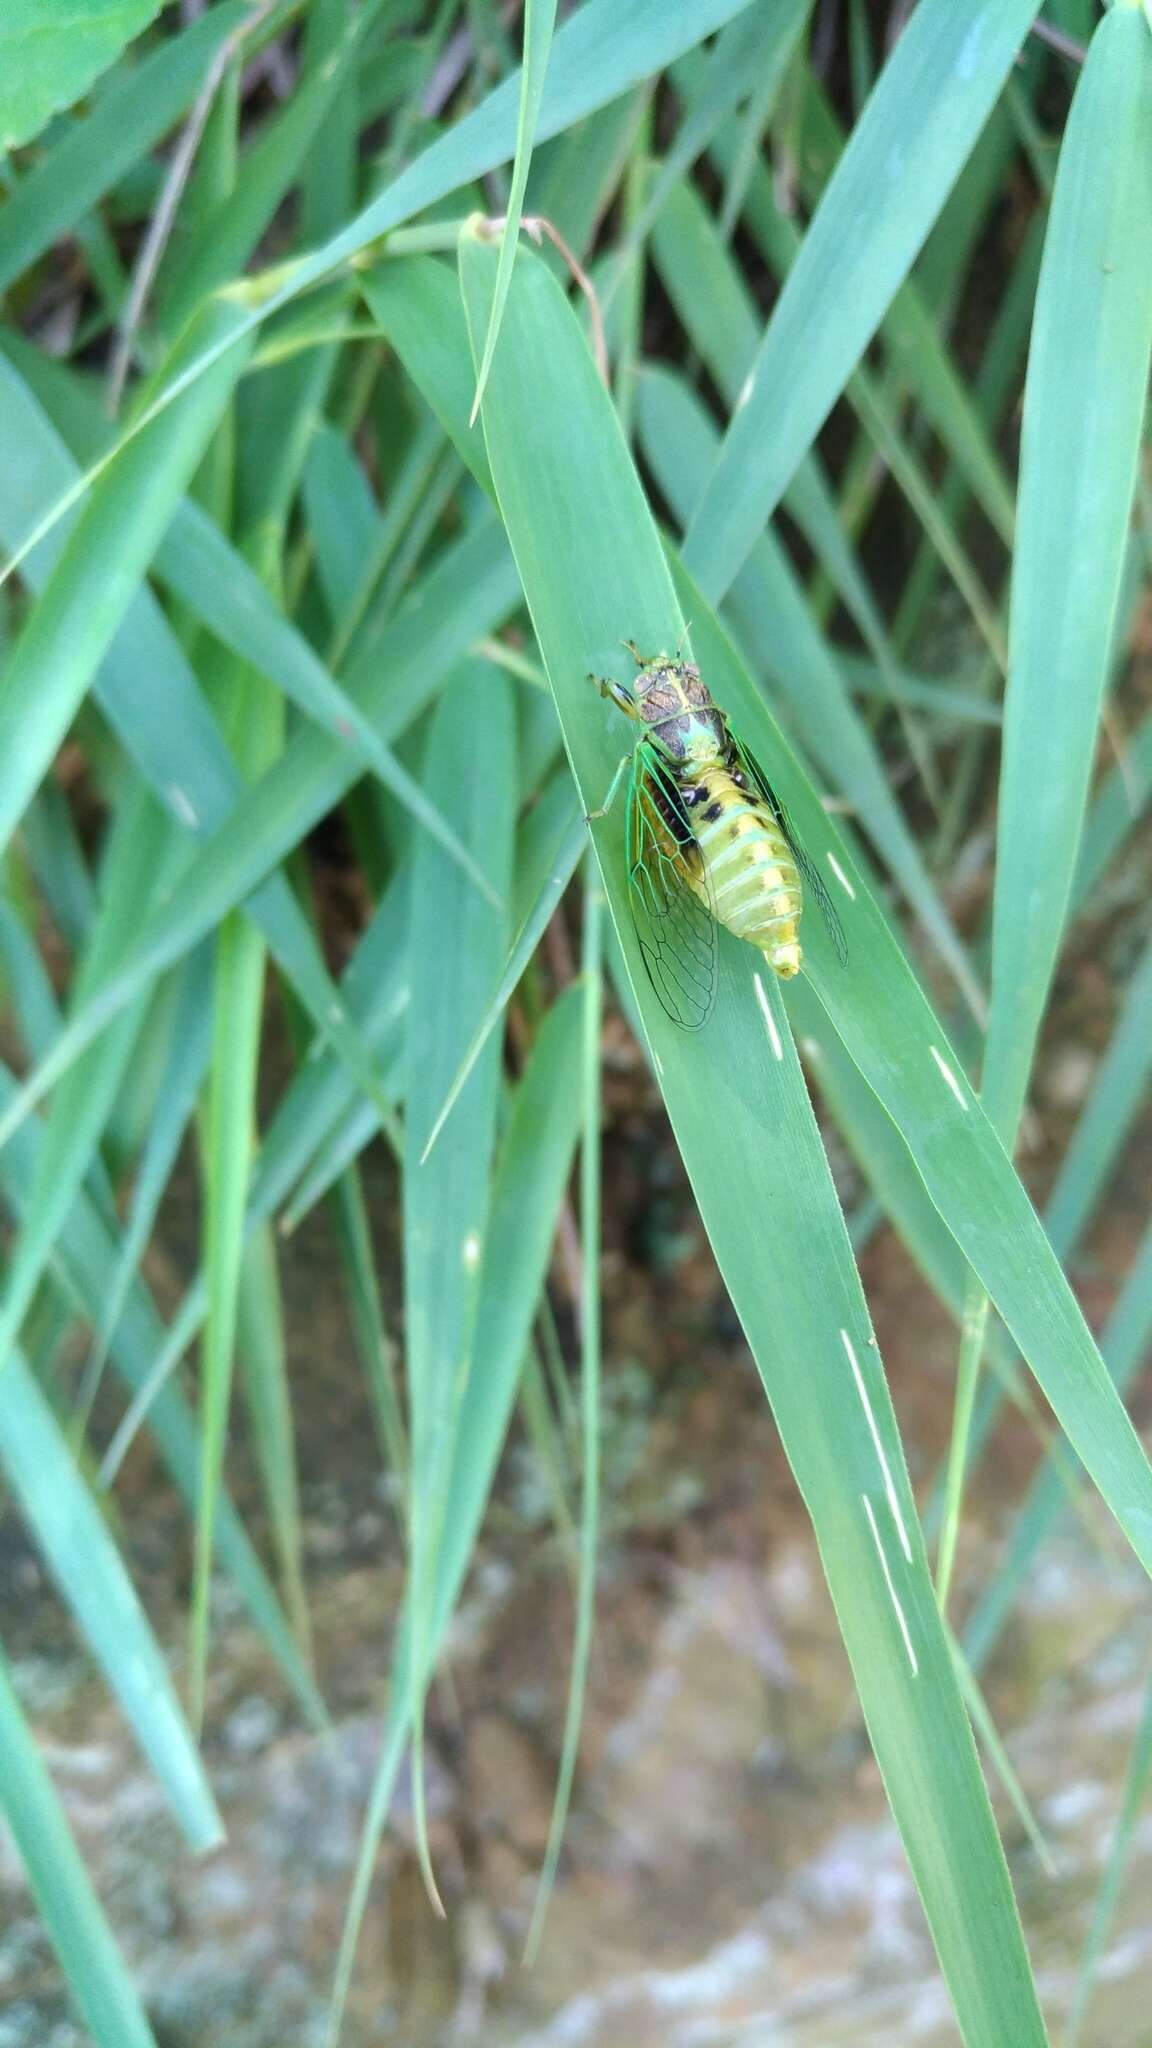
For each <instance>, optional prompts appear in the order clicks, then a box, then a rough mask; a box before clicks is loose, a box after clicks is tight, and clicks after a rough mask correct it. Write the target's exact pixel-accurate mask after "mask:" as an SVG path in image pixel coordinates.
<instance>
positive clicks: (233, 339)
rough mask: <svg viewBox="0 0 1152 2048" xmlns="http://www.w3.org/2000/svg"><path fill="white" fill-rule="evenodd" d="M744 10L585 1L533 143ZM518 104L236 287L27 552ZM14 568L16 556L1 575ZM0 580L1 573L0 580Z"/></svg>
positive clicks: (434, 196) (502, 91) (433, 195)
mask: <svg viewBox="0 0 1152 2048" xmlns="http://www.w3.org/2000/svg"><path fill="white" fill-rule="evenodd" d="M745 5H747V0H681V4H680V5H679V6H677V7H675V8H669V7H668V6H667V5H666V4H665V0H634V4H633V5H632V6H631V7H629V9H628V10H627V11H623V10H622V9H621V8H620V6H619V4H618V0H585V4H584V6H582V7H580V8H579V9H578V10H577V12H576V13H575V14H574V15H573V16H572V18H571V20H569V21H567V22H565V24H564V26H563V28H562V29H561V30H560V32H559V34H558V35H557V37H556V41H555V46H554V49H553V53H552V61H551V64H550V66H549V72H548V79H547V82H546V85H545V91H544V100H543V105H542V107H541V111H540V119H539V123H538V127H537V134H538V136H539V138H540V139H541V140H544V139H546V138H547V137H549V136H552V135H557V134H559V133H560V132H561V130H563V129H565V128H568V127H570V126H571V125H572V124H573V123H574V122H576V121H579V120H580V119H582V117H583V116H584V115H586V114H591V113H594V112H596V111H597V110H598V109H599V108H601V107H604V106H606V105H607V104H608V103H609V101H611V100H614V99H616V98H618V97H619V96H620V95H621V94H622V93H625V92H627V91H628V90H629V89H630V88H631V87H632V86H634V85H636V84H637V83H639V81H640V80H641V79H644V78H647V77H649V76H650V75H651V74H652V73H653V72H654V71H659V70H661V69H662V68H663V67H664V66H665V65H666V64H670V63H671V62H672V61H673V60H674V59H675V58H676V57H678V56H680V55H682V54H683V52H684V51H685V50H688V49H691V48H692V47H693V46H694V45H695V44H696V43H697V42H700V41H702V40H703V39H704V38H705V37H706V36H708V35H710V34H711V33H712V32H713V30H715V29H717V28H720V27H722V26H723V24H724V22H725V21H727V20H729V19H730V18H731V16H732V15H733V14H736V13H738V12H739V11H740V9H741V8H742V7H743V6H745ZM518 101H519V86H518V82H517V80H516V79H515V78H510V79H506V80H505V81H504V83H503V84H502V85H500V86H498V87H497V88H496V90H495V92H493V93H491V94H490V95H489V97H488V98H487V99H486V100H485V101H484V102H483V103H482V105H480V106H479V107H476V108H474V109H473V111H472V112H471V113H470V114H468V115H467V116H465V118H464V119H463V120H461V121H458V122H456V123H455V125H454V126H453V127H452V128H451V129H449V130H448V131H447V133H445V134H444V135H442V136H441V137H439V138H438V139H437V141H435V142H434V143H432V144H431V145H430V147H429V148H428V149H426V150H424V151H423V152H422V153H421V155H420V156H419V157H417V158H416V160H415V162H413V163H411V164H409V165H408V166H407V168H406V169H405V170H404V171H402V172H401V173H400V175H399V177H398V178H396V179H395V180H394V181H393V182H392V184H390V185H389V186H387V187H386V189H385V190H384V191H383V192H382V193H380V194H378V196H377V197H376V198H375V199H373V200H372V201H371V203H370V204H369V205H368V206H366V207H365V208H364V210H363V211H362V212H361V213H359V214H357V216H356V218H355V219H354V220H352V221H350V222H349V223H348V225H347V227H345V228H343V229H341V231H340V232H339V233H338V234H336V235H334V236H333V237H332V239H331V241H329V242H326V243H324V244H323V246H322V247H321V248H319V249H317V250H315V251H314V252H313V253H312V254H311V255H309V256H305V257H301V258H299V259H298V260H297V261H295V262H293V263H290V264H288V265H287V266H286V267H285V268H284V269H280V270H277V271H274V272H272V273H271V274H270V275H268V276H266V277H262V278H256V279H254V280H253V281H252V282H251V284H250V285H248V286H244V287H238V288H237V289H236V290H235V292H234V293H233V295H232V296H233V303H234V304H235V305H236V307H237V309H239V308H240V307H241V306H244V305H247V306H249V307H250V308H251V310H250V311H249V312H248V313H247V314H246V315H245V314H243V313H241V312H240V311H239V310H237V316H236V322H235V326H234V328H233V329H232V330H231V331H230V332H229V333H227V334H226V335H221V336H220V337H219V338H218V339H215V340H208V341H206V343H205V345H204V346H203V347H202V348H201V349H200V351H199V353H198V354H197V355H196V356H195V357H194V359H193V360H191V361H190V362H188V363H187V364H186V365H185V366H184V367H182V368H180V369H179V370H177V371H176V372H175V373H174V374H173V375H172V376H170V377H169V379H168V381H167V383H166V384H165V385H164V386H163V388H162V389H161V390H160V391H159V392H158V394H157V395H156V397H154V398H153V399H151V400H150V402H149V403H148V404H147V405H146V406H145V407H144V408H143V410H142V411H141V412H140V413H139V414H138V416H137V418H136V419H135V421H134V422H133V424H132V425H131V426H130V427H129V428H127V429H126V430H125V434H124V436H122V437H121V440H120V441H119V442H118V443H117V445H116V448H115V449H114V450H112V451H110V452H109V453H108V454H106V455H104V456H101V457H100V458H99V459H98V460H97V461H96V462H95V463H94V464H93V465H92V467H91V468H90V469H89V470H88V471H87V472H86V473H85V474H84V475H83V476H81V477H79V478H77V480H76V482H75V483H74V484H72V485H71V486H70V487H69V489H68V490H67V491H65V492H64V493H62V495H61V497H60V498H59V499H58V500H57V502H56V503H55V504H54V505H53V506H52V507H51V509H50V510H49V511H48V512H46V513H45V514H44V515H43V518H42V519H41V521H40V524H39V526H38V527H37V528H36V530H35V532H33V533H32V534H30V535H29V536H28V538H27V540H26V542H25V546H26V547H27V548H31V547H33V546H35V545H37V544H38V543H39V542H40V541H41V540H42V539H43V538H44V537H45V536H46V535H47V534H48V533H50V532H51V531H52V529H53V528H54V527H55V526H56V525H57V524H58V523H59V521H60V520H61V519H63V518H65V517H66V516H67V514H68V513H69V512H70V511H71V509H72V507H73V506H74V505H76V504H78V503H79V501H80V500H81V498H83V497H84V496H85V495H86V493H87V492H88V491H89V490H90V489H91V488H92V485H93V484H94V483H95V482H96V480H97V479H98V477H99V476H100V475H101V474H102V473H103V471H104V470H105V468H106V467H107V466H108V464H109V463H110V462H112V461H113V460H118V459H119V456H120V454H121V453H122V451H123V448H124V447H125V446H126V445H127V444H128V443H129V442H130V441H131V440H132V439H133V438H134V437H135V436H137V435H139V434H140V433H142V432H144V431H145V430H146V429H147V428H148V427H149V426H150V425H151V424H152V422H153V421H154V420H156V419H157V418H159V417H160V416H161V415H162V414H163V413H164V412H165V411H167V409H168V408H169V407H170V406H172V405H174V404H176V403H177V401H178V400H179V399H181V398H182V397H183V395H184V393H185V392H186V391H188V390H189V389H190V388H191V386H192V385H194V384H195V383H197V382H198V381H199V379H200V378H201V377H203V376H205V375H207V374H208V372H209V371H210V370H212V369H213V368H214V367H215V366H216V364H217V363H218V362H219V361H220V359H221V358H222V357H223V356H224V355H225V354H226V353H227V352H228V351H229V350H231V349H232V348H234V347H235V346H236V344H237V342H238V341H240V340H241V339H243V338H246V337H249V336H251V335H253V334H254V333H255V331H256V329H257V328H258V327H259V326H260V325H261V324H262V323H263V321H265V320H266V319H268V318H269V316H270V315H271V314H272V313H274V312H276V311H278V310H279V309H280V308H281V307H282V306H286V305H288V304H290V303H291V301H292V300H293V299H295V298H296V297H298V296H299V294H300V293H301V292H304V291H307V290H308V289H310V287H311V286H312V285H315V284H318V283H320V282H321V281H322V280H324V279H326V278H328V277H329V276H330V275H331V274H332V273H333V272H335V271H339V270H342V269H343V268H344V267H345V266H346V265H347V264H348V263H350V262H351V261H352V259H353V258H354V257H357V256H359V254H360V252H361V251H362V250H363V249H365V248H367V247H368V246H369V244H370V243H372V242H375V241H377V240H379V239H380V238H381V237H382V236H384V235H387V234H388V233H389V232H390V230H391V229H393V228H396V227H399V225H400V224H401V222H403V221H405V220H408V219H409V218H410V217H411V216H412V215H413V214H416V213H420V212H422V211H423V210H424V209H425V208H426V207H430V206H434V205H435V204H436V202H437V201H438V200H441V199H443V198H445V197H446V196H447V195H448V194H449V193H450V192H454V191H456V190H457V188H458V187H459V186H461V185H465V184H467V183H468V182H469V181H470V180H472V179H474V178H478V177H482V176H483V175H484V174H485V173H486V172H488V171H491V170H493V169H494V168H495V166H496V165H498V164H501V163H503V162H504V161H505V160H506V159H507V158H508V157H510V156H511V154H512V152H513V149H514V147H515V135H516V109H517V106H518ZM17 566H18V558H17V560H14V561H13V562H12V563H11V564H10V565H9V568H8V570H7V572H6V574H11V573H12V570H13V569H14V568H15V567H17ZM3 581H4V576H2V575H0V583H2V582H3Z"/></svg>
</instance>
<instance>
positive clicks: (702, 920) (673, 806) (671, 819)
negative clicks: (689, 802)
mask: <svg viewBox="0 0 1152 2048" xmlns="http://www.w3.org/2000/svg"><path fill="white" fill-rule="evenodd" d="M627 832H628V882H629V902H630V904H631V909H632V923H633V926H634V927H635V931H636V937H637V940H638V941H639V945H640V952H641V956H642V958H643V961H644V966H645V968H646V969H647V973H648V979H649V981H650V982H651V983H652V986H653V988H654V989H655V991H656V994H657V996H658V997H659V1000H660V1004H661V1007H662V1008H663V1010H664V1011H665V1013H666V1015H667V1016H669V1017H671V1019H672V1022H673V1023H674V1024H679V1026H680V1027H681V1029H682V1030H684V1031H699V1029H700V1027H701V1025H702V1024H705V1023H707V1021H708V1018H709V1016H710V1014H711V1011H712V1004H713V1002H714V1001H715V998H716V920H715V917H714V915H713V913H712V911H711V909H710V908H709V902H710V897H711V890H710V884H709V881H708V871H707V869H706V867H705V865H704V862H703V860H702V859H701V856H700V849H699V847H698V846H697V844H696V837H695V834H694V832H693V830H692V826H691V824H690V822H689V819H688V814H687V812H686V811H685V809H684V804H683V801H682V799H681V796H680V792H679V790H678V789H677V787H676V782H675V778H674V777H673V776H672V775H671V774H670V772H669V771H668V769H667V768H665V767H664V766H663V765H662V763H661V761H660V758H659V756H658V754H657V753H656V752H655V749H654V748H652V747H649V746H645V745H644V744H643V742H642V743H641V744H640V746H638V747H637V749H636V754H635V758H634V760H633V764H632V775H631V780H630V782H629V785H628V824H627ZM693 882H695V883H696V884H697V886H698V887H699V888H700V889H702V890H703V891H704V893H705V896H706V897H707V898H708V899H709V901H702V900H701V898H700V896H698V895H697V894H696V892H695V890H694V889H693V886H692V885H693Z"/></svg>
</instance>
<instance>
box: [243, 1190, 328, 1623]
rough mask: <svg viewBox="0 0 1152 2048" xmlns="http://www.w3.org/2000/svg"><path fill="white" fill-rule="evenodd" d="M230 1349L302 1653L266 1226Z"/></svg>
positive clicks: (284, 1363) (248, 1256)
mask: <svg viewBox="0 0 1152 2048" xmlns="http://www.w3.org/2000/svg"><path fill="white" fill-rule="evenodd" d="M236 1332H237V1348H238V1351H239V1358H240V1372H241V1383H242V1386H243V1391H244V1402H245V1406H246V1408H247V1411H248V1415H249V1418H250V1422H251V1429H252V1445H253V1449H254V1451H255V1454H256V1459H257V1462H258V1464H259V1467H260V1477H261V1480H262V1482H263V1486H264V1498H265V1500H266V1501H267V1503H268V1520H269V1523H270V1526H271V1532H272V1542H273V1545H274V1548H275V1555H276V1560H277V1564H278V1567H279V1579H280V1585H281V1589H282V1591H283V1595H284V1604H285V1606H286V1608H287V1610H288V1613H289V1615H290V1617H291V1620H292V1625H293V1627H294V1629H295V1631H296V1636H297V1639H298V1641H299V1643H300V1646H301V1650H302V1653H303V1654H304V1655H306V1656H307V1655H309V1654H310V1647H311V1624H310V1621H309V1615H308V1596H307V1593H306V1590H305V1584H304V1548H303V1532H302V1527H301V1521H300V1491H299V1486H298V1483H297V1475H296V1444H295V1439H294V1435H293V1429H292V1394H291V1388H290V1385H289V1380H288V1359H287V1352H286V1346H285V1339H284V1316H283V1308H282V1304H281V1300H280V1280H279V1275H278V1272H277V1266H276V1246H275V1242H274V1240H273V1236H272V1232H271V1231H270V1230H269V1229H268V1227H267V1225H266V1224H265V1225H263V1226H262V1227H261V1228H259V1229H257V1230H255V1231H253V1232H252V1233H251V1234H250V1235H249V1236H248V1237H247V1239H246V1241H245V1243H244V1247H243V1257H242V1259H241V1263H240V1282H239V1291H238V1294H237V1298H236Z"/></svg>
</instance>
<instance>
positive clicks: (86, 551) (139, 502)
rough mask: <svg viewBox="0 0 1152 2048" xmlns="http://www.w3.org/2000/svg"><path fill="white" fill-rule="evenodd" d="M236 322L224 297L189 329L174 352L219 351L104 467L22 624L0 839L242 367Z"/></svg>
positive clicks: (11, 674)
mask: <svg viewBox="0 0 1152 2048" xmlns="http://www.w3.org/2000/svg"><path fill="white" fill-rule="evenodd" d="M235 330H236V315H235V313H234V311H233V310H232V309H230V308H228V307H226V306H223V305H220V306H215V307H212V308H210V309H209V310H208V311H207V312H206V314H205V315H204V316H203V318H201V319H199V320H197V321H196V322H195V323H194V324H193V326H192V327H191V328H190V329H189V331H188V334H187V336H186V337H185V342H184V346H183V348H182V350H181V352H180V355H179V356H178V358H177V361H178V362H179V361H180V360H183V359H184V358H185V357H186V356H187V355H188V354H189V353H190V354H192V355H193V356H194V355H195V354H196V353H197V352H198V351H199V350H200V349H201V347H202V346H203V345H204V344H205V343H208V344H209V345H211V344H212V343H213V342H215V341H217V340H221V341H223V343H224V350H223V353H222V355H221V357H220V360H218V361H217V362H216V363H215V364H214V366H213V368H212V370H211V371H210V372H208V373H207V374H206V375H205V376H204V377H203V378H200V379H198V380H197V383H196V385H195V386H194V387H193V388H192V390H190V391H189V392H188V393H187V395H186V397H184V398H182V399H180V400H179V401H178V402H177V403H175V404H174V405H172V406H170V407H168V409H167V410H166V411H165V412H164V413H163V414H162V415H161V417H160V418H159V419H157V420H156V421H154V423H153V424H152V426H150V427H148V428H147V429H145V431H144V432H143V433H142V434H140V435H139V436H138V437H137V438H136V439H135V440H133V441H131V442H130V443H129V445H128V446H127V447H126V448H125V450H124V452H123V454H122V455H120V456H119V457H118V458H117V460H116V461H115V462H114V464H113V465H112V466H111V467H110V468H109V469H107V470H106V471H105V472H104V475H103V476H102V478H101V481H100V485H99V488H98V489H97V490H95V491H94V492H93V496H92V499H91V502H90V503H89V504H88V505H86V506H85V508H84V510H83V512H82V513H81V515H80V518H79V519H78V521H77V523H76V526H75V528H74V529H73V531H72V533H71V535H70V536H69V538H68V540H67V542H66V543H65V546H64V549H63V551H62V553H61V555H60V559H59V561H58V562H57V564H56V566H55V568H54V570H53V572H52V574H51V576H50V578H49V580H48V582H47V584H46V586H45V588H44V591H43V593H42V595H41V597H40V600H39V602H38V603H37V605H36V607H35V610H34V611H33V613H32V617H31V619H30V620H29V622H28V624H27V625H26V626H25V629H24V632H23V634H22V635H21V638H20V641H19V644H18V646H17V648H16V650H15V652H14V654H13V656H12V660H11V663H10V664H9V667H8V672H7V675H6V677H5V680H4V688H3V693H2V695H0V759H2V760H3V763H4V772H3V776H2V777H0V847H3V846H5V845H7V843H8V840H9V839H10V837H11V835H12V833H13V831H14V830H15V828H16V825H17V824H18V822H19V819H20V816H21V814H22V812H23V811H24V810H25V809H26V807H27V805H28V803H29V801H30V799H31V797H32V794H33V792H34V790H35V789H36V786H37V784H38V783H39V782H40V779H41V777H42V776H43V774H44V772H45V770H46V769H47V767H48V764H49V762H50V761H51V759H52V755H53V754H54V752H55V751H56V748H57V746H58V745H59V743H60V741H61V739H62V738H63V737H64V734H65V732H66V731H67V729H68V726H69V724H70V723H71V720H72V718H73V716H74V715H75V712H76V710H77V707H78V706H79V704H80V702H81V701H82V699H83V697H84V694H85V692H86V690H87V689H88V687H89V685H90V684H91V681H92V678H93V675H94V674H95V671H96V669H97V668H98V667H99V665H100V662H101V660H102V659H103V657H104V655H105V653H106V652H107V650H108V648H109V647H110V645H111V643H112V641H113V639H114V637H115V634H116V631H117V628H118V627H119V625H120V623H121V621H122V619H123V617H124V614H125V612H126V611H127V609H128V607H129V605H130V603H131V601H132V598H133V596H134V595H135V593H136V589H137V586H138V585H139V582H140V579H141V577H142V575H143V574H144V571H145V570H146V569H147V567H148V564H149V562H150V560H151V558H152V556H153V554H154V553H155V551H156V548H157V546H158V545H159V542H160V539H161V537H162V535H163V533H164V529H165V527H166V526H167V524H168V522H169V520H170V519H171V517H172V514H173V511H174V510H175V508H176V506H177V504H178V503H179V501H180V498H181V496H182V495H183V492H184V489H185V487H186V485H187V483H188V481H189V478H190V477H191V475H192V472H193V470H194V469H195V467H196V465H197V463H198V462H199V460H200V457H201V456H202V454H203V452H204V449H205V447H206V446H207V443H208V439H209V436H210V435H211V433H212V432H213V430H214V428H215V426H216V423H217V421H218V419H219V417H220V414H221V412H222V411H223V408H224V406H225V404H226V403H227V400H228V397H229V394H230V393H231V390H232V387H233V385H234V384H235V381H236V379H237V377H238V376H239V374H240V371H241V369H242V368H243V364H244V360H245V355H246V352H247V351H246V346H245V344H244V343H243V341H240V342H239V343H237V342H236V341H235V339H234V336H235Z"/></svg>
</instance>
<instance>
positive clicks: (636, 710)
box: [595, 640, 723, 761]
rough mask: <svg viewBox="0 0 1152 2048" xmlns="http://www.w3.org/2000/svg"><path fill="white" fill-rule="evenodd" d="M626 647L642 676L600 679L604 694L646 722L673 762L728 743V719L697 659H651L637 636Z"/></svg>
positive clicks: (639, 721) (667, 656) (697, 756)
mask: <svg viewBox="0 0 1152 2048" xmlns="http://www.w3.org/2000/svg"><path fill="white" fill-rule="evenodd" d="M624 645H625V647H626V648H627V649H628V652H629V654H630V655H631V656H632V659H633V661H634V662H635V663H636V674H635V675H634V676H633V677H632V678H631V680H630V681H628V682H618V681H617V679H616V678H615V677H614V676H598V677H596V678H595V681H596V683H597V687H598V688H599V690H600V693H601V695H602V696H604V697H607V698H608V700H609V702H610V703H612V704H615V706H616V708H617V710H618V711H622V712H623V713H624V715H625V717H626V718H632V719H635V720H636V722H637V724H639V725H642V726H644V727H645V728H646V729H647V732H648V736H649V737H650V738H651V739H652V740H654V741H655V743H656V744H657V746H659V748H660V749H661V752H662V753H664V754H665V755H666V756H667V757H668V759H669V760H670V761H688V760H695V759H703V758H705V757H706V756H709V755H711V754H714V753H715V752H717V751H718V750H719V749H720V747H721V746H722V744H723V720H722V718H721V716H720V713H719V712H718V711H717V710H716V707H715V705H714V704H713V702H712V699H711V697H710V696H709V694H708V690H707V686H706V685H705V684H704V683H703V682H701V680H700V671H699V669H698V668H697V667H696V665H695V663H694V662H691V661H679V660H677V659H676V658H675V657H674V656H673V655H671V654H654V655H652V656H650V657H649V658H647V659H645V657H644V656H643V655H642V654H641V653H640V651H639V649H638V648H637V647H636V646H635V645H634V643H633V642H632V641H631V640H626V641H625V642H624Z"/></svg>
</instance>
